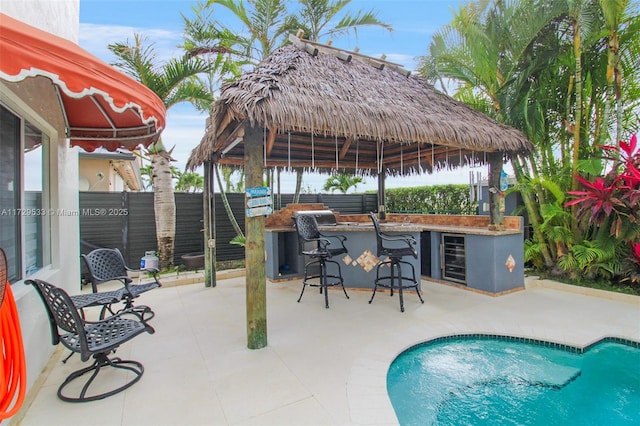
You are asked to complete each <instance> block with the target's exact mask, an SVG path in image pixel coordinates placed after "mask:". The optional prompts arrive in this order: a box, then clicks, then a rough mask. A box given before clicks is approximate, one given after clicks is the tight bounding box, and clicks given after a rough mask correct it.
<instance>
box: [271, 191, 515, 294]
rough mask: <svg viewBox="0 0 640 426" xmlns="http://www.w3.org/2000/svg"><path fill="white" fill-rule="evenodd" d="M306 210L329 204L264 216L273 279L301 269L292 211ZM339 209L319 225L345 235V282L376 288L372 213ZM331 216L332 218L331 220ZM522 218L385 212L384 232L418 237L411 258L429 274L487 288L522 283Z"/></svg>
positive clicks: (489, 290) (294, 276)
mask: <svg viewBox="0 0 640 426" xmlns="http://www.w3.org/2000/svg"><path fill="white" fill-rule="evenodd" d="M303 210H314V211H318V212H320V211H322V210H325V211H326V210H327V208H326V207H325V206H323V205H322V204H292V205H289V206H287V207H285V208H284V209H282V210H280V211H278V212H276V213H275V214H274V215H272V216H269V217H268V218H267V219H266V222H265V251H266V275H267V278H269V279H270V280H273V281H277V280H287V279H297V278H300V277H301V276H302V275H303V271H304V258H303V257H302V256H301V255H299V254H298V242H297V235H296V230H295V228H294V227H293V221H292V219H291V217H292V216H293V214H295V213H296V212H299V211H303ZM333 213H334V215H335V225H323V224H322V223H321V222H319V225H318V226H319V229H320V231H321V232H322V233H323V234H326V235H338V234H341V235H345V236H346V237H347V241H346V242H345V245H346V246H347V248H348V249H349V253H348V254H346V255H342V256H340V258H339V259H334V260H337V261H339V262H341V264H342V265H343V266H342V273H343V276H344V279H345V286H347V287H350V288H366V289H373V282H374V279H375V267H376V265H377V264H378V262H380V261H382V260H384V258H378V257H377V256H376V236H375V231H374V227H373V224H372V223H371V220H370V218H369V217H368V215H365V214H360V215H341V214H339V213H335V212H333ZM329 222H331V221H330V220H329ZM522 223H523V221H522V218H521V217H519V216H507V217H505V218H504V226H503V227H502V228H501V229H497V230H496V229H489V217H488V216H466V215H432V214H387V216H386V220H385V221H382V222H381V228H382V231H383V232H386V233H390V234H392V235H393V234H394V233H395V234H409V235H411V236H412V237H413V238H415V239H416V241H417V245H416V250H417V252H418V258H417V259H413V258H411V257H409V258H406V259H405V260H407V261H409V262H410V263H412V264H413V265H414V267H415V268H416V272H417V273H418V272H419V274H420V275H421V276H422V277H423V278H425V279H430V280H434V281H439V282H443V283H450V284H454V285H459V286H462V287H466V288H469V289H475V290H478V291H480V292H484V293H488V294H493V295H495V294H501V293H504V292H509V291H512V290H514V289H519V288H524V238H523V226H522Z"/></svg>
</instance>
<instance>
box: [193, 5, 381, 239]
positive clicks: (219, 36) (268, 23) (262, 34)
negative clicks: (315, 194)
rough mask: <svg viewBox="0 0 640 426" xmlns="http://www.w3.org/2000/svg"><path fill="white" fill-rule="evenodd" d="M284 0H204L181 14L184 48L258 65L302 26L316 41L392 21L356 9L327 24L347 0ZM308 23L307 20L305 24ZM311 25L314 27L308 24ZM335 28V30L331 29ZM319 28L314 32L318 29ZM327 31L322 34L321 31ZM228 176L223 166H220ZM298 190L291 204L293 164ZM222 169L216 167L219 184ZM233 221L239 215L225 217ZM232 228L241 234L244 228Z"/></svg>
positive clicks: (299, 173)
mask: <svg viewBox="0 0 640 426" xmlns="http://www.w3.org/2000/svg"><path fill="white" fill-rule="evenodd" d="M290 3H291V2H290V1H287V0H250V1H244V0H208V1H207V2H206V3H203V4H201V5H200V6H198V7H197V8H196V9H195V10H196V16H197V18H196V19H194V20H187V19H185V26H186V28H187V31H186V34H187V36H186V39H187V40H186V41H185V48H186V49H187V51H188V52H189V54H190V55H201V54H208V53H210V52H214V53H216V54H219V53H220V52H221V51H224V52H229V53H230V54H231V57H232V58H233V59H234V60H235V61H237V63H238V64H240V65H246V64H254V65H255V64H257V63H259V62H260V61H261V60H262V59H264V58H265V57H267V56H268V55H270V54H271V53H272V52H273V51H274V50H275V49H276V48H278V47H280V46H282V45H283V44H285V43H287V35H288V34H289V33H292V32H295V31H296V30H297V29H299V28H300V27H301V26H302V27H304V28H307V37H308V38H310V39H311V40H317V39H318V38H319V37H320V36H321V35H324V34H325V33H326V34H330V33H346V32H349V31H352V30H353V31H354V32H355V31H356V30H357V28H359V27H361V26H371V25H374V26H381V27H383V28H385V29H388V30H390V29H391V26H390V25H388V24H385V23H383V22H381V21H379V20H378V19H377V17H376V14H375V13H374V12H373V11H370V12H360V11H359V12H357V13H356V14H355V15H352V14H350V13H344V14H343V17H342V18H341V19H340V20H339V21H338V22H337V23H336V25H334V26H333V27H330V24H331V23H332V22H333V21H334V18H335V17H336V16H337V15H339V14H341V13H343V12H344V9H345V8H346V6H348V5H349V3H350V0H339V1H331V2H330V1H328V0H309V1H307V0H300V1H299V3H300V5H301V8H300V9H299V12H298V14H297V15H295V14H293V13H292V12H291V11H290V10H289V9H288V8H287V6H288V5H289V4H290ZM217 7H222V8H225V9H226V10H228V11H230V12H231V13H232V15H233V16H234V17H235V19H236V20H237V21H238V22H239V23H240V24H241V27H242V30H241V31H240V32H238V31H237V30H235V31H234V30H232V29H231V26H230V23H223V22H219V21H213V19H212V15H211V14H210V12H211V11H213V10H215V8H217ZM307 24H308V25H307ZM312 28H313V29H312ZM333 28H335V29H336V31H333ZM316 30H317V31H316ZM323 30H324V31H325V32H323V33H322V34H321V33H320V32H321V31H323ZM222 171H223V174H224V175H225V181H227V183H229V181H228V180H227V176H229V175H228V174H227V171H226V170H225V169H223V170H222ZM295 171H296V189H295V195H294V201H293V202H294V203H297V202H298V201H299V199H300V192H301V189H302V169H296V170H295ZM219 173H220V171H219V170H217V169H216V176H217V177H218V183H219V184H220V183H221V182H220V179H219ZM220 188H221V189H220V192H221V195H222V201H223V204H224V206H225V210H226V211H227V213H228V214H229V215H232V214H233V213H232V212H231V208H230V206H229V205H228V200H227V197H226V194H225V190H224V189H223V187H222V185H221V184H220ZM229 218H230V220H231V222H232V223H234V224H237V220H236V219H235V218H234V217H232V216H229ZM234 228H236V232H237V234H238V235H239V236H242V231H241V230H240V231H238V230H239V229H240V228H239V226H238V227H236V226H235V225H234Z"/></svg>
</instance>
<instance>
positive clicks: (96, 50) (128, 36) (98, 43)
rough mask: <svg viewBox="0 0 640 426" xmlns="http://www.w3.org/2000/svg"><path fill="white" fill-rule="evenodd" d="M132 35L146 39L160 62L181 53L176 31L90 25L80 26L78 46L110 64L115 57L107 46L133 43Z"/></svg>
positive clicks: (180, 37) (179, 34)
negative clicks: (118, 43) (151, 44)
mask: <svg viewBox="0 0 640 426" xmlns="http://www.w3.org/2000/svg"><path fill="white" fill-rule="evenodd" d="M134 34H140V35H141V36H143V37H146V38H147V41H148V42H149V43H153V46H154V49H155V51H156V54H157V55H158V59H159V60H160V61H161V62H166V61H167V60H168V59H169V58H172V57H176V56H178V55H180V54H181V52H182V51H181V49H180V48H179V47H178V45H179V44H180V43H181V41H182V33H180V32H177V31H170V30H164V29H159V28H142V27H131V26H124V25H99V24H91V23H81V24H80V46H81V47H82V48H83V49H85V50H87V51H89V52H91V53H92V54H94V55H95V56H97V57H99V58H100V59H102V60H103V61H105V62H108V63H111V62H113V61H114V60H115V56H114V55H113V53H111V51H109V49H108V47H107V46H108V45H109V44H112V43H116V42H125V41H128V42H130V43H133V38H134Z"/></svg>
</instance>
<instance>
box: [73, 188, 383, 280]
mask: <svg viewBox="0 0 640 426" xmlns="http://www.w3.org/2000/svg"><path fill="white" fill-rule="evenodd" d="M175 197H176V239H175V253H174V264H175V265H181V264H182V263H183V262H182V259H181V256H182V255H184V254H187V253H196V252H197V253H200V252H203V251H204V238H203V235H202V230H203V228H204V226H203V223H202V217H203V214H202V194H201V193H200V194H192V193H175ZM227 198H228V199H229V204H230V205H231V209H232V210H233V212H234V215H235V217H236V220H237V221H238V223H239V225H240V227H241V228H242V229H243V230H244V216H245V215H244V209H245V197H244V194H241V193H231V194H227ZM274 198H275V199H274V206H276V207H277V206H278V204H279V205H281V206H282V207H285V206H286V205H287V204H290V203H292V202H293V194H282V195H281V196H280V198H279V199H278V197H277V196H275V197H274ZM300 202H301V203H323V204H324V205H326V206H327V207H328V208H330V209H332V210H335V211H337V212H340V213H341V214H362V213H368V212H370V211H375V210H376V209H377V194H346V195H344V194H301V195H300ZM80 213H81V214H80V239H81V240H82V242H83V244H82V252H83V253H86V252H88V251H89V250H90V249H91V247H95V246H99V247H117V248H118V249H120V250H121V251H122V253H123V254H124V256H125V259H126V261H127V264H128V265H130V266H131V267H134V268H135V267H137V265H139V263H140V259H141V258H142V257H143V256H144V254H145V251H150V250H154V251H155V250H156V249H157V243H156V224H155V215H154V210H153V193H152V192H80ZM215 227H216V247H217V250H216V255H217V259H218V261H228V260H238V259H243V258H244V247H241V246H238V245H235V244H230V243H229V241H231V240H232V239H233V237H235V236H236V234H235V231H234V230H233V226H232V225H231V222H230V221H229V218H228V216H227V213H226V211H225V209H224V206H223V204H222V198H221V196H220V194H216V195H215Z"/></svg>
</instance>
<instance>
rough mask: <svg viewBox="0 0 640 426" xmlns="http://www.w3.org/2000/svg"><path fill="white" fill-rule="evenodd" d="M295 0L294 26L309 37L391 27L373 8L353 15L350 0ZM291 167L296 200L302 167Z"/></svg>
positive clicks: (296, 199)
mask: <svg viewBox="0 0 640 426" xmlns="http://www.w3.org/2000/svg"><path fill="white" fill-rule="evenodd" d="M298 3H299V4H300V5H301V6H302V8H301V9H300V11H299V12H298V15H297V17H296V21H295V23H294V26H296V27H298V28H302V29H303V30H304V32H305V37H306V38H307V39H309V40H311V41H319V40H320V38H321V37H325V36H326V37H329V36H332V35H342V34H347V33H349V32H351V31H353V33H354V34H355V35H356V36H357V35H358V29H359V28H362V27H368V26H376V27H381V28H384V29H385V30H387V31H392V30H393V28H392V26H391V25H389V24H387V23H385V22H382V21H380V20H379V19H378V17H377V13H376V12H374V11H373V10H370V11H368V12H363V11H362V10H358V11H357V12H356V14H355V15H352V14H351V13H349V12H345V8H346V7H347V6H348V5H349V3H351V0H298ZM341 13H343V15H342V17H341V18H340V20H339V21H338V22H337V23H335V24H334V23H333V22H334V20H335V18H336V16H338V15H339V14H341ZM295 171H296V188H295V194H294V196H293V202H294V203H297V202H298V201H299V200H300V192H301V190H302V172H303V169H295Z"/></svg>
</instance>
